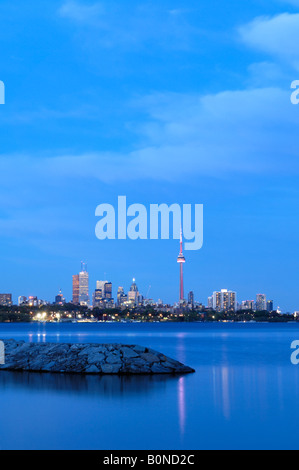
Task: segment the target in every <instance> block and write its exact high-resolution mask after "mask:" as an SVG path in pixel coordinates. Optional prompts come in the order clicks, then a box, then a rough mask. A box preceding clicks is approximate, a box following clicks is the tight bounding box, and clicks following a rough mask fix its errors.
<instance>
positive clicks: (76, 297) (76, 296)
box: [73, 274, 80, 305]
mask: <svg viewBox="0 0 299 470" xmlns="http://www.w3.org/2000/svg"><path fill="white" fill-rule="evenodd" d="M79 303H80V301H79V274H76V275H75V276H73V304H74V305H79Z"/></svg>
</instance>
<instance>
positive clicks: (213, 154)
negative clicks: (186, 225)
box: [0, 0, 299, 311]
mask: <svg viewBox="0 0 299 470" xmlns="http://www.w3.org/2000/svg"><path fill="white" fill-rule="evenodd" d="M41 2H42V3H41V8H38V9H37V8H36V6H35V4H34V3H33V2H32V0H28V1H27V2H25V3H24V2H20V1H18V2H17V4H18V6H17V7H13V5H12V2H9V1H8V0H2V2H1V7H0V9H1V13H2V12H3V14H1V15H0V27H1V31H2V35H3V37H8V38H9V41H8V42H9V45H8V46H7V45H5V47H3V48H2V66H1V77H0V80H1V81H3V82H4V83H5V105H1V106H0V124H1V130H2V132H1V159H0V168H1V174H2V181H1V188H0V199H1V200H2V202H3V204H2V210H1V214H0V244H1V263H2V264H1V266H2V270H1V273H0V290H1V291H2V292H12V294H13V296H14V298H17V296H18V295H19V294H20V293H22V292H24V293H26V292H27V293H28V294H29V293H31V294H32V295H38V296H39V297H40V298H52V295H53V292H57V291H58V290H59V288H60V287H61V286H63V287H64V289H63V291H64V295H65V296H66V297H67V298H71V296H72V283H71V282H68V283H67V284H66V279H71V276H72V275H73V274H74V273H76V272H78V268H77V261H76V260H77V259H79V260H80V259H85V260H88V263H89V272H90V273H91V275H90V282H91V283H92V284H94V283H95V282H96V280H97V278H98V277H99V278H101V279H106V278H109V279H113V280H114V283H115V284H116V285H120V286H121V285H122V284H123V279H124V278H126V275H127V273H129V275H128V277H130V278H131V277H133V276H135V277H136V279H138V284H139V286H140V290H142V291H143V292H147V290H148V286H149V284H151V285H152V288H151V295H152V296H153V297H154V298H159V296H160V290H161V286H163V292H164V293H165V294H164V298H165V301H166V302H169V303H173V302H174V301H176V299H177V287H175V286H177V285H178V280H177V269H175V268H174V266H176V267H177V265H176V259H175V258H176V257H177V254H178V253H177V245H176V241H174V240H170V241H166V240H137V241H133V240H98V239H97V238H96V236H95V225H96V222H97V218H96V217H95V210H96V208H97V207H98V206H99V205H100V204H104V203H107V204H111V205H112V206H114V207H116V204H117V198H118V196H119V195H125V196H126V197H127V202H128V207H129V205H130V204H135V203H136V202H138V203H139V204H143V205H144V206H145V207H146V208H147V209H148V208H149V207H150V205H151V204H162V203H165V204H179V205H180V206H183V205H184V204H192V205H194V204H203V205H204V207H205V212H204V246H203V248H202V249H201V250H200V251H198V252H196V253H192V256H189V252H188V269H186V270H185V272H184V282H185V285H186V286H188V290H189V289H190V290H192V291H193V292H194V295H195V298H197V299H200V300H201V301H202V302H204V301H206V299H207V297H208V296H210V295H211V290H212V289H213V286H215V288H217V286H219V288H221V286H227V287H229V288H230V289H232V290H233V291H236V292H238V294H239V296H240V298H244V299H246V298H248V293H254V294H252V295H255V293H256V292H261V291H262V292H263V291H265V292H267V294H268V296H269V298H270V299H272V298H275V299H279V305H280V307H281V309H282V310H283V311H294V310H295V309H297V308H298V305H299V292H298V287H297V284H298V281H297V276H298V274H297V259H298V254H299V253H298V243H297V235H296V234H297V233H298V229H299V221H298V220H297V217H296V216H295V215H294V214H296V213H297V210H298V198H299V193H298V182H297V179H298V178H297V173H298V171H299V160H298V158H296V155H297V142H296V136H297V129H298V124H299V111H298V109H299V108H298V106H294V105H293V104H292V103H291V100H290V97H291V93H292V92H293V91H294V90H291V83H292V82H293V81H294V80H296V79H298V67H297V64H298V57H297V56H298V55H299V54H298V51H297V48H296V47H295V46H294V44H296V37H297V34H298V33H297V32H298V31H299V27H298V26H299V21H298V18H299V16H298V12H299V4H298V3H297V2H296V1H295V0H294V1H291V0H289V1H287V0H269V1H268V2H258V1H253V2H250V5H249V4H248V3H246V4H244V2H239V1H237V0H232V1H231V2H229V5H227V4H226V3H225V2H222V3H221V2H217V12H216V14H215V5H213V3H211V2H206V3H205V4H203V3H200V2H198V1H197V0H190V1H189V2H188V7H187V8H185V7H184V8H182V3H181V2H180V1H178V0H172V1H170V0H165V1H163V2H162V3H161V2H160V3H158V2H152V1H150V2H149V1H144V2H140V1H137V0H132V1H130V2H129V3H128V4H127V5H124V4H123V2H116V3H115V4H114V6H113V7H112V6H111V2H108V1H107V0H103V1H102V2H100V3H99V2H97V0H94V1H89V0H87V1H86V2H83V1H80V0H74V1H71V2H69V1H68V0H53V1H51V2H48V1H44V0H41ZM296 3H297V4H296ZM224 17H225V18H226V21H225V22H224V21H223V18H224ZM119 18H121V19H122V21H121V24H120V22H119ZM128 30H129V31H130V32H131V33H130V34H128ZM11 31H14V37H12V36H11ZM28 32H30V33H31V34H29V33H28ZM36 44H38V45H39V47H38V48H37V47H36ZM49 44H51V48H50V49H49ZM219 45H221V47H219ZM43 57H44V58H47V60H42V59H41V58H43ZM261 129H263V130H264V132H261ZM277 129H279V131H277V132H276V130H277ZM273 130H275V131H273ZM172 263H173V264H172ZM105 273H106V275H105ZM124 274H125V275H124ZM252 295H250V296H249V298H250V297H252Z"/></svg>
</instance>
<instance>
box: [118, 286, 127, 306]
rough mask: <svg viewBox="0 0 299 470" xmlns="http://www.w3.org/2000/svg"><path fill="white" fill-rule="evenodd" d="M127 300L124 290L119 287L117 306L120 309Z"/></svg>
mask: <svg viewBox="0 0 299 470" xmlns="http://www.w3.org/2000/svg"><path fill="white" fill-rule="evenodd" d="M127 300H128V297H127V296H126V294H125V291H124V288H123V287H119V288H118V290H117V305H118V306H119V307H120V306H121V305H123V304H124V303H125V302H127Z"/></svg>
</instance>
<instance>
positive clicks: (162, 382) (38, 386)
mask: <svg viewBox="0 0 299 470" xmlns="http://www.w3.org/2000/svg"><path fill="white" fill-rule="evenodd" d="M180 380H181V378H180V377H177V376H171V375H170V376H168V375H165V376H164V375H154V376H151V375H150V376H146V375H141V376H133V375H132V376H112V375H104V376H92V375H76V374H74V375H71V374H40V373H30V372H7V371H1V374H0V391H1V389H2V390H3V389H9V388H12V389H14V390H16V389H17V388H18V389H27V390H30V391H40V390H47V392H49V391H55V392H59V393H67V394H69V393H71V394H77V395H79V394H86V395H99V396H100V395H107V396H120V395H126V396H127V395H138V396H140V395H144V394H150V393H151V392H153V391H154V390H156V389H161V392H162V391H163V389H164V388H165V387H166V385H167V384H168V383H169V382H171V381H172V382H178V383H182V382H180ZM180 400H182V396H180ZM180 406H181V405H180Z"/></svg>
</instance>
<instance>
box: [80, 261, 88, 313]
mask: <svg viewBox="0 0 299 470" xmlns="http://www.w3.org/2000/svg"><path fill="white" fill-rule="evenodd" d="M79 304H80V305H83V306H84V305H85V306H88V305H89V274H88V272H87V265H86V264H85V263H81V272H80V273H79Z"/></svg>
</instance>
